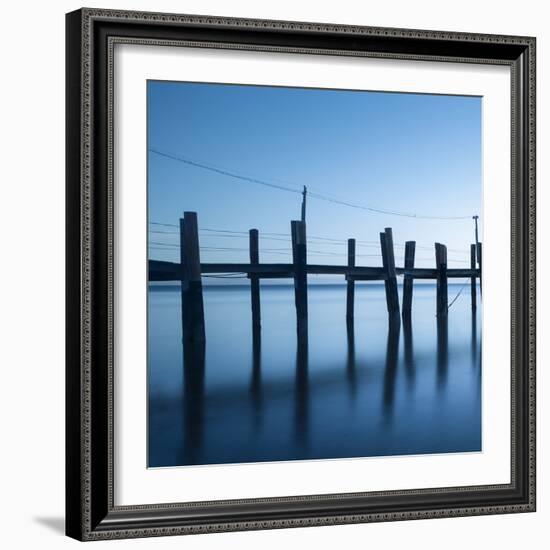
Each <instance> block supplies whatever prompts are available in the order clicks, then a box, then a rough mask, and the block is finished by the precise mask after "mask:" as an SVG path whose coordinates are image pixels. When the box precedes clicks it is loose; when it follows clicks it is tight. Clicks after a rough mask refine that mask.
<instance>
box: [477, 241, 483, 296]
mask: <svg viewBox="0 0 550 550" xmlns="http://www.w3.org/2000/svg"><path fill="white" fill-rule="evenodd" d="M477 265H478V266H479V293H480V294H481V292H482V288H483V286H482V284H481V281H482V275H483V267H482V262H481V243H477Z"/></svg>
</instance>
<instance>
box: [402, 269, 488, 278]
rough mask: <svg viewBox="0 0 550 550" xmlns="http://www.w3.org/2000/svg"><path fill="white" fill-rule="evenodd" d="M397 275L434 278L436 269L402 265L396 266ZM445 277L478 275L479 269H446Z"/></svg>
mask: <svg viewBox="0 0 550 550" xmlns="http://www.w3.org/2000/svg"><path fill="white" fill-rule="evenodd" d="M396 271H397V274H398V275H410V276H411V277H413V278H414V279H436V278H437V269H432V268H423V267H415V268H414V269H404V268H402V267H397V268H396ZM447 277H449V278H455V279H459V278H467V277H479V269H469V268H468V269H466V268H455V269H447Z"/></svg>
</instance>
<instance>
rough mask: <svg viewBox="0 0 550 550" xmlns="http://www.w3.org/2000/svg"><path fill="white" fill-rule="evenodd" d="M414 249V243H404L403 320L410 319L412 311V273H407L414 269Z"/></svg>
mask: <svg viewBox="0 0 550 550" xmlns="http://www.w3.org/2000/svg"><path fill="white" fill-rule="evenodd" d="M415 249H416V242H415V241H407V242H406V243H405V275H404V277H403V310H402V315H403V319H406V318H410V316H411V311H412V298H413V281H414V277H413V275H412V273H407V272H409V271H412V270H413V269H414V252H415Z"/></svg>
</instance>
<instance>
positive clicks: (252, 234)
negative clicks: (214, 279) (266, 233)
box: [249, 229, 261, 333]
mask: <svg viewBox="0 0 550 550" xmlns="http://www.w3.org/2000/svg"><path fill="white" fill-rule="evenodd" d="M258 241H259V239H258V230H257V229H251V230H250V231H249V242H250V264H251V265H252V266H254V265H258V264H259V263H260V253H259V243H258ZM249 278H250V301H251V304H252V331H253V333H257V332H258V331H259V330H260V328H261V320H260V319H261V317H260V277H259V276H258V274H257V273H251V274H250V275H249Z"/></svg>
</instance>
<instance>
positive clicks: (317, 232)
mask: <svg viewBox="0 0 550 550" xmlns="http://www.w3.org/2000/svg"><path fill="white" fill-rule="evenodd" d="M147 86H148V88H147V91H148V93H147V98H148V121H147V122H148V141H149V144H148V146H149V151H148V171H149V173H148V208H149V212H148V214H149V221H150V222H161V223H166V224H178V219H179V218H180V217H181V215H182V212H183V211H185V210H194V211H196V212H197V213H198V220H199V229H200V230H201V233H200V239H201V246H202V247H203V249H202V250H201V260H202V261H203V262H208V261H226V262H241V261H248V252H247V251H246V248H247V244H248V240H247V238H244V237H239V236H235V237H227V236H225V237H221V236H219V235H217V234H213V233H211V232H208V231H204V229H221V230H232V231H234V230H236V231H248V229H250V228H257V229H259V231H260V261H264V262H288V261H290V258H291V254H290V239H288V242H287V241H286V239H285V238H283V240H268V239H266V238H262V232H267V233H285V234H289V233H290V220H292V219H299V217H300V204H301V197H300V195H298V194H296V193H289V192H286V191H281V190H278V189H272V188H268V187H265V186H262V185H258V184H254V183H251V182H247V181H242V180H238V179H235V178H231V177H227V176H224V175H221V174H217V173H214V172H211V171H208V170H205V169H202V168H198V167H194V166H190V165H187V164H185V163H182V162H178V161H176V160H172V159H170V158H166V157H164V156H160V155H158V154H156V153H154V152H151V150H150V149H151V148H154V149H156V150H159V151H162V152H165V153H168V154H171V155H176V156H181V157H185V158H187V159H191V160H193V161H197V162H199V163H205V164H208V165H214V166H217V167H220V168H222V169H225V170H228V171H231V172H235V173H238V174H242V175H245V176H251V177H255V178H259V179H262V180H266V181H268V182H273V183H276V184H278V183H280V184H282V185H285V186H290V187H294V186H301V185H303V184H305V185H307V186H308V189H309V190H311V191H316V192H318V193H322V194H324V195H330V196H334V197H336V198H339V199H341V200H344V201H348V202H353V203H357V204H362V205H366V206H370V207H373V208H380V209H386V210H393V211H402V212H407V213H416V214H419V215H427V216H471V215H473V214H480V215H481V193H482V188H481V162H482V159H481V98H479V97H463V96H442V95H421V94H404V93H383V92H363V91H360V92H357V91H342V90H318V89H303V88H276V87H260V86H239V85H223V84H200V83H184V82H159V81H149V82H148V84H147ZM384 227H392V228H393V233H394V241H395V243H396V263H397V264H398V265H402V263H403V259H402V258H403V248H402V247H400V246H399V245H402V244H403V243H404V242H405V241H406V240H416V241H417V252H416V258H417V262H416V264H417V266H433V265H434V252H433V243H434V242H435V241H438V242H442V243H444V244H446V245H447V247H448V248H449V253H448V256H449V266H450V267H461V266H468V265H469V245H470V243H471V242H473V240H474V231H473V220H471V219H466V220H423V219H416V218H407V217H399V216H393V215H387V214H376V213H372V212H368V211H364V210H359V209H354V208H349V207H345V206H341V205H337V204H334V203H329V202H325V201H320V200H317V199H315V198H310V199H309V200H308V205H307V231H308V237H312V242H310V243H309V244H308V246H309V261H310V262H312V263H330V264H340V263H345V262H346V255H345V253H346V245H345V243H330V242H327V241H320V240H317V241H315V239H313V237H314V236H321V237H328V238H333V239H347V238H349V237H355V238H356V239H357V240H359V241H365V242H364V243H362V244H361V245H360V246H359V245H358V248H357V264H358V265H381V258H380V249H379V245H378V244H377V243H378V242H379V233H380V231H382V230H383V229H384ZM149 230H150V232H149V243H150V245H149V248H150V252H149V254H150V258H154V259H164V260H173V261H178V249H177V248H176V247H175V246H173V245H174V244H176V243H177V242H178V240H177V234H176V232H177V230H176V229H175V228H170V227H162V226H154V225H149ZM152 231H154V232H152ZM158 231H161V232H160V233H159V232H158ZM279 238H281V237H279ZM154 243H165V244H162V245H160V244H154ZM423 247H426V248H423ZM213 248H233V249H234V250H213ZM239 249H242V250H239Z"/></svg>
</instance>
